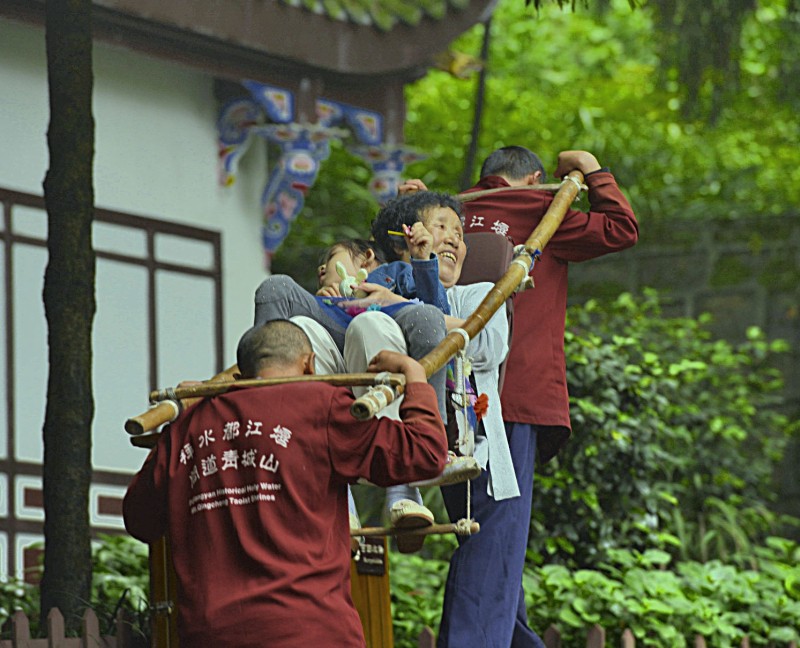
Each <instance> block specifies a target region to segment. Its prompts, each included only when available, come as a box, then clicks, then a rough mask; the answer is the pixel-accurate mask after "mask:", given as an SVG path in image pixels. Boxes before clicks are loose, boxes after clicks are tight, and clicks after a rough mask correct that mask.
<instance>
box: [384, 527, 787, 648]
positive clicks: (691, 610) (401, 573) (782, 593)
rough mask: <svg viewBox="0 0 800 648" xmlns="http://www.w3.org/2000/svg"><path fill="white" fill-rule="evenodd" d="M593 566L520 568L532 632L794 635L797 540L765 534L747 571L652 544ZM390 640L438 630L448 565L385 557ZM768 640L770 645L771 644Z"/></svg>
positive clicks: (680, 637)
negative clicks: (677, 557) (674, 554)
mask: <svg viewBox="0 0 800 648" xmlns="http://www.w3.org/2000/svg"><path fill="white" fill-rule="evenodd" d="M608 554H609V558H608V561H607V562H606V563H604V564H600V565H598V566H597V567H596V568H594V569H578V568H576V569H570V568H568V567H565V566H563V565H545V566H543V567H538V568H530V567H529V568H527V569H526V571H525V574H524V585H525V591H526V605H527V608H528V617H529V622H530V625H531V627H532V628H534V629H535V630H537V631H538V632H539V633H540V634H542V633H543V632H544V630H545V629H546V628H547V627H548V626H550V625H551V624H555V625H556V626H557V627H558V628H559V630H560V632H561V635H562V644H563V645H565V646H581V645H584V643H585V641H586V633H587V630H588V628H589V627H590V626H592V625H594V624H599V625H601V626H602V627H603V628H605V629H606V640H607V642H608V645H619V644H620V638H621V634H622V631H623V630H624V629H625V628H630V629H631V630H632V631H633V633H634V635H635V637H636V639H637V641H638V642H645V643H644V644H643V645H647V646H650V647H652V648H681V647H683V646H691V645H694V643H693V638H694V635H695V634H701V635H703V636H704V637H705V638H706V641H707V643H708V645H710V646H717V647H719V648H733V647H734V646H739V645H741V641H742V638H743V637H744V636H745V635H747V636H749V639H750V645H752V646H767V645H776V644H777V645H784V644H788V643H789V642H790V641H798V639H800V635H799V634H798V628H800V566H798V565H799V564H800V546H798V545H797V543H795V542H792V541H790V540H786V539H784V538H777V537H770V538H767V539H766V540H765V543H764V544H763V545H761V546H758V547H755V548H754V549H753V556H752V557H753V562H754V564H753V567H752V568H750V569H744V568H741V567H737V566H735V565H729V564H724V563H722V562H720V561H718V560H712V561H709V562H707V563H700V562H696V561H684V562H677V563H676V562H673V560H672V558H671V556H670V555H669V554H668V553H666V552H664V551H660V550H657V549H649V550H645V551H643V552H639V551H632V550H628V549H615V550H611V551H609V552H608ZM390 573H391V579H392V592H393V598H392V612H393V617H394V619H395V625H394V631H395V646H396V647H397V648H412V647H414V646H416V645H417V637H418V636H419V634H420V632H421V631H422V629H423V627H424V626H426V625H427V626H428V627H432V628H434V629H435V628H437V626H438V616H439V614H440V613H441V601H442V596H443V587H444V579H445V576H446V563H444V562H443V561H441V560H424V559H422V558H419V557H417V556H408V555H403V554H395V553H392V554H391V570H390ZM769 642H774V643H769Z"/></svg>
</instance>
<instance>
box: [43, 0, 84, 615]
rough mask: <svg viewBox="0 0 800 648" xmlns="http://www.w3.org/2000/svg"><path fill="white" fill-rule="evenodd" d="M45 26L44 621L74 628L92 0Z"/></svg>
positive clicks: (80, 588)
mask: <svg viewBox="0 0 800 648" xmlns="http://www.w3.org/2000/svg"><path fill="white" fill-rule="evenodd" d="M45 11H46V14H45V34H46V41H47V70H48V85H49V90H50V126H49V128H48V131H47V143H48V147H49V151H50V167H49V169H48V170H47V175H46V176H45V179H44V197H45V202H46V205H47V222H48V237H47V248H48V252H49V258H48V263H47V270H46V271H45V278H44V309H45V315H46V317H47V326H48V348H49V352H48V353H49V356H48V358H49V375H48V382H47V408H46V411H45V419H44V431H43V433H44V468H43V472H44V476H43V477H44V510H45V523H44V536H45V558H44V577H43V579H42V583H41V605H42V608H41V614H42V624H43V627H44V620H45V618H46V615H47V613H48V611H49V610H50V609H51V608H53V607H58V608H59V609H60V610H61V612H62V613H63V615H64V619H65V621H66V624H67V627H68V628H69V629H72V630H77V629H79V628H80V618H81V615H82V613H83V609H84V608H85V607H86V606H87V605H88V604H89V597H90V589H91V580H92V563H91V546H90V529H89V505H88V503H89V484H90V481H91V475H92V465H91V447H92V439H91V426H92V418H93V416H94V399H93V397H92V346H91V342H92V320H93V318H94V312H95V297H94V286H95V255H94V251H93V250H92V217H93V211H94V189H93V186H92V180H93V179H92V162H93V158H94V118H93V117H92V85H93V74H92V31H91V1H90V0H47V3H46V9H45Z"/></svg>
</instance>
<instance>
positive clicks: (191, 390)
mask: <svg viewBox="0 0 800 648" xmlns="http://www.w3.org/2000/svg"><path fill="white" fill-rule="evenodd" d="M238 371H239V370H238V368H237V367H236V365H234V366H233V367H230V368H229V369H226V370H225V371H223V372H222V373H219V374H217V375H216V376H214V377H213V378H211V379H209V380H207V381H205V382H202V383H199V384H197V385H187V386H185V387H174V388H170V389H158V390H155V391H152V392H150V402H153V403H157V404H156V405H155V406H154V407H151V408H150V409H149V410H147V411H146V412H144V413H143V414H140V415H139V416H135V417H133V418H130V419H128V420H127V421H126V422H125V430H126V431H127V432H128V434H130V435H132V436H141V435H144V434H145V433H147V432H150V431H152V430H155V429H156V428H158V427H159V426H160V425H163V424H164V423H170V422H171V421H174V420H175V419H176V418H177V417H178V414H179V413H180V412H181V411H182V410H184V409H186V408H187V407H190V406H191V405H193V404H195V403H196V402H197V401H199V400H200V399H201V398H204V397H206V396H218V395H219V394H224V393H226V392H228V391H230V390H231V389H234V388H235V389H239V388H247V387H265V386H268V385H283V384H286V383H298V382H327V383H330V384H332V385H339V386H343V387H354V386H361V385H368V386H382V387H384V390H383V392H384V393H387V394H393V393H402V392H403V389H404V388H405V384H406V377H405V376H404V375H403V374H393V373H378V374H375V373H356V374H319V375H317V374H312V375H304V376H292V377H285V378H252V379H244V380H235V376H236V375H237V374H238ZM134 445H139V444H136V443H135V444H134ZM146 445H147V446H149V443H148V444H146Z"/></svg>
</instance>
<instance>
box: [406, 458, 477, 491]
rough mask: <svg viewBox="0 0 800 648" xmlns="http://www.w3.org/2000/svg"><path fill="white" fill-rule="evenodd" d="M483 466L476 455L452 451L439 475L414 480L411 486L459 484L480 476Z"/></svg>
mask: <svg viewBox="0 0 800 648" xmlns="http://www.w3.org/2000/svg"><path fill="white" fill-rule="evenodd" d="M480 474H481V467H480V466H479V465H478V462H477V461H476V460H475V457H459V456H457V455H455V454H453V453H452V452H451V453H449V454H448V455H447V465H446V466H445V467H444V470H443V471H442V473H441V474H440V475H438V476H437V477H433V478H432V479H424V480H422V481H418V482H413V483H411V484H409V486H416V487H417V488H420V487H424V486H447V485H448V484H459V483H461V482H465V481H469V480H470V479H475V478H476V477H478V476H480Z"/></svg>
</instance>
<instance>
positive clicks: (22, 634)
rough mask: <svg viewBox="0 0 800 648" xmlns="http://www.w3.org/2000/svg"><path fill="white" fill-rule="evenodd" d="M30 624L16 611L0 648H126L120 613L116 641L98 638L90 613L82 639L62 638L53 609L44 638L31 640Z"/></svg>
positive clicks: (60, 623)
mask: <svg viewBox="0 0 800 648" xmlns="http://www.w3.org/2000/svg"><path fill="white" fill-rule="evenodd" d="M30 628H31V626H30V622H29V621H28V617H27V616H25V613H24V612H20V611H19V610H17V611H16V612H14V615H13V616H12V617H11V639H10V640H9V639H4V640H0V648H89V647H91V648H128V646H129V645H130V642H129V639H128V628H127V625H126V623H125V621H124V619H123V615H122V614H121V613H120V614H118V615H117V622H116V632H117V636H116V637H110V636H106V635H101V634H100V624H99V623H98V621H97V615H96V614H95V613H94V611H93V610H89V609H87V610H86V612H85V613H84V615H83V629H82V632H81V634H82V636H81V637H69V638H68V637H65V636H64V617H63V615H62V614H61V612H59V610H58V609H56V608H53V609H52V610H50V614H48V615H47V638H46V639H31V630H30Z"/></svg>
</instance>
